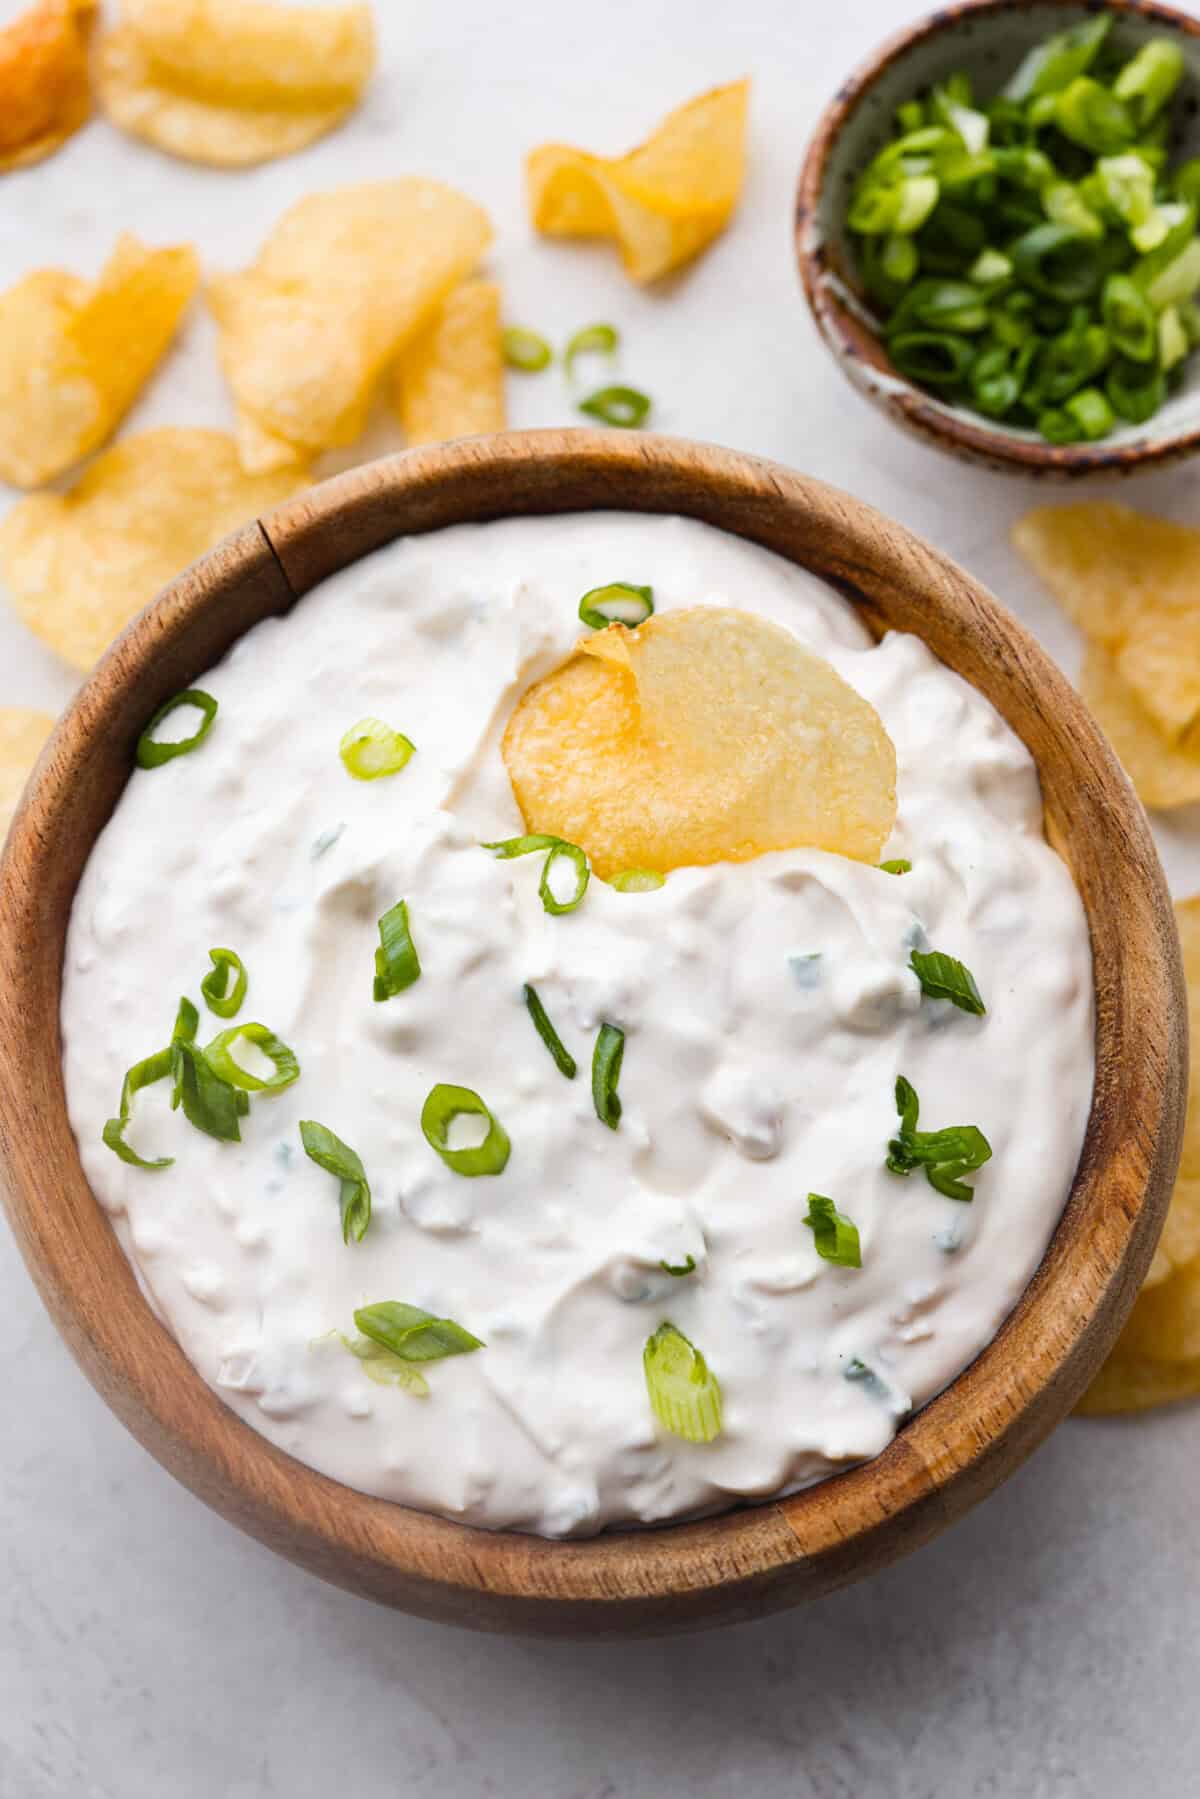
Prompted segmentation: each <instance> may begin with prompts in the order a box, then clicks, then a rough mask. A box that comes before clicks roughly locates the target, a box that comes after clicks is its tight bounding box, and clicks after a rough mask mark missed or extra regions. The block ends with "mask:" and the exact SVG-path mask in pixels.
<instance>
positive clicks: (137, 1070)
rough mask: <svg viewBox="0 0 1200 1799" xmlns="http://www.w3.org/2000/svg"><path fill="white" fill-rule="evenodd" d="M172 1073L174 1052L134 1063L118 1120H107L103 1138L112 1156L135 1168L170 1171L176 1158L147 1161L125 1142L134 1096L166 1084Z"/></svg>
mask: <svg viewBox="0 0 1200 1799" xmlns="http://www.w3.org/2000/svg"><path fill="white" fill-rule="evenodd" d="M173 1071H174V1059H173V1057H172V1054H171V1051H170V1050H169V1049H160V1050H156V1051H155V1053H154V1055H152V1056H146V1057H145V1058H144V1059H143V1060H142V1061H141V1062H135V1063H134V1065H133V1067H132V1068H131V1069H129V1070H128V1072H127V1073H126V1075H125V1079H124V1080H123V1081H122V1082H121V1099H120V1103H119V1105H118V1108H117V1116H116V1117H115V1118H110V1119H109V1120H108V1122H107V1124H106V1125H105V1126H104V1129H103V1131H102V1132H101V1136H102V1138H103V1140H104V1142H105V1144H106V1145H107V1146H108V1148H109V1149H111V1150H112V1152H113V1154H114V1155H117V1156H120V1158H121V1160H122V1162H128V1163H129V1165H130V1167H132V1168H170V1167H171V1165H172V1164H173V1162H174V1160H175V1158H174V1156H155V1157H153V1158H152V1159H149V1160H148V1159H147V1158H146V1157H145V1156H139V1155H138V1153H137V1151H136V1149H134V1148H132V1147H131V1145H130V1144H128V1143H126V1141H125V1132H126V1129H127V1128H128V1125H129V1121H130V1118H131V1116H132V1113H133V1096H134V1094H135V1093H140V1092H141V1090H142V1088H143V1087H152V1086H153V1085H154V1083H155V1081H165V1080H167V1079H168V1078H169V1077H170V1075H171V1074H172V1073H173Z"/></svg>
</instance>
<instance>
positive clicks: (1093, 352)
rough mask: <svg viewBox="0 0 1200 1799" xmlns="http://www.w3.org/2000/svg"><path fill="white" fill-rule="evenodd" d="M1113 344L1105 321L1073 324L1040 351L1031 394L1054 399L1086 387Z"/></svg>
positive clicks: (1056, 399)
mask: <svg viewBox="0 0 1200 1799" xmlns="http://www.w3.org/2000/svg"><path fill="white" fill-rule="evenodd" d="M1110 351H1111V345H1110V343H1109V340H1108V333H1107V331H1105V329H1104V327H1103V326H1102V325H1083V326H1082V327H1076V326H1070V327H1068V329H1067V330H1066V331H1060V332H1059V334H1058V336H1057V337H1052V338H1050V339H1049V341H1048V342H1047V343H1044V344H1043V345H1042V347H1041V349H1040V350H1039V351H1038V353H1037V361H1036V364H1035V368H1034V375H1033V384H1032V395H1031V397H1032V398H1034V399H1036V400H1049V401H1050V402H1051V403H1054V402H1055V401H1058V400H1065V399H1066V397H1067V395H1068V394H1073V393H1074V392H1075V391H1076V389H1077V388H1080V387H1083V386H1084V385H1085V383H1086V382H1088V381H1090V380H1091V379H1092V377H1093V375H1096V374H1098V373H1099V372H1100V370H1101V369H1102V368H1103V367H1104V365H1105V363H1106V362H1107V361H1108V358H1109V354H1110Z"/></svg>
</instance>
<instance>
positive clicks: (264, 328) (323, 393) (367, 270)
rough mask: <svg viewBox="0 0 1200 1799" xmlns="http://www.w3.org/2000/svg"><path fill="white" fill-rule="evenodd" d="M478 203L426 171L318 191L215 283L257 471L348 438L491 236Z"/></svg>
mask: <svg viewBox="0 0 1200 1799" xmlns="http://www.w3.org/2000/svg"><path fill="white" fill-rule="evenodd" d="M491 235H492V233H491V225H490V223H489V221H488V216H487V214H486V213H485V212H484V210H483V208H482V207H480V206H477V205H476V204H475V202H474V201H473V200H468V199H467V198H466V196H465V195H463V194H460V193H457V192H456V191H455V190H454V189H453V188H450V187H445V186H443V185H442V184H441V183H440V182H437V181H425V180H421V179H419V178H417V177H412V178H409V179H407V180H400V181H378V182H369V183H366V184H364V185H363V186H361V187H342V188H334V189H332V190H331V191H329V192H327V193H321V194H309V195H308V196H307V198H306V199H303V200H299V201H297V203H296V205H294V206H292V207H289V209H288V211H287V212H285V213H284V215H283V217H282V218H281V219H280V220H279V222H278V224H277V225H276V226H275V228H274V230H273V231H272V232H271V234H270V236H269V237H268V238H267V239H266V241H265V243H264V244H263V246H262V248H261V250H260V251H259V253H258V257H257V259H256V261H255V263H254V266H253V267H252V268H249V269H246V270H244V271H243V272H242V273H241V274H238V275H226V276H223V277H220V278H219V279H217V280H215V281H213V282H211V283H210V285H209V288H208V301H209V305H210V306H211V308H212V310H213V313H214V315H215V317H216V320H217V324H218V326H219V328H220V334H221V336H220V358H221V366H222V368H223V369H224V371H225V376H226V379H227V380H228V382H229V385H230V387H231V388H232V389H233V395H234V399H235V401H236V404H237V412H238V447H239V451H240V453H241V456H242V462H243V465H244V466H245V467H246V468H247V469H249V470H251V471H252V472H256V473H257V472H261V471H264V470H267V469H272V468H279V467H282V466H284V465H286V463H287V462H289V461H294V460H296V459H297V458H298V457H299V456H302V455H315V454H316V453H317V452H318V451H320V450H327V449H333V448H335V447H336V446H338V445H341V444H349V443H353V442H354V440H355V438H356V437H358V436H359V435H360V434H361V432H362V430H363V427H364V425H365V423H366V418H367V410H368V407H369V406H370V403H371V396H372V394H373V392H374V389H375V386H376V383H377V382H378V380H379V377H380V375H381V374H382V373H383V371H384V369H385V368H387V367H388V365H389V364H390V363H392V362H393V361H394V360H395V358H396V356H397V355H398V354H399V353H400V352H401V351H402V350H403V349H404V348H405V347H406V345H407V344H408V343H409V341H410V339H412V338H413V337H414V336H415V335H416V333H417V332H418V331H419V330H420V329H421V328H422V326H424V325H425V324H426V323H427V322H428V320H429V319H430V317H431V315H432V314H433V313H434V312H435V311H436V310H437V308H438V306H440V305H441V303H442V301H443V300H444V299H445V298H446V296H447V294H448V293H449V292H450V290H451V288H453V287H454V286H455V285H456V284H457V283H458V282H459V281H461V279H462V278H463V276H464V275H466V274H467V273H469V271H470V270H471V269H472V268H473V267H474V265H475V263H476V262H477V261H478V259H479V257H480V255H481V254H482V253H483V251H484V249H485V248H486V246H487V244H488V242H489V240H490V238H491Z"/></svg>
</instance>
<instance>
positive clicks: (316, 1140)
mask: <svg viewBox="0 0 1200 1799" xmlns="http://www.w3.org/2000/svg"><path fill="white" fill-rule="evenodd" d="M300 1141H301V1143H302V1144H303V1145H304V1153H305V1155H306V1156H307V1157H308V1158H309V1160H310V1161H312V1162H315V1163H316V1164H317V1167H318V1168H323V1169H324V1170H325V1172H326V1174H331V1175H333V1177H334V1179H335V1180H337V1181H340V1182H341V1187H340V1190H339V1193H338V1204H339V1207H340V1209H341V1215H342V1241H343V1243H349V1242H350V1241H351V1240H353V1241H354V1242H355V1243H361V1242H362V1240H363V1238H364V1237H365V1236H366V1234H367V1226H368V1225H369V1224H370V1222H371V1188H370V1186H369V1184H368V1182H367V1173H366V1169H365V1168H364V1167H363V1165H362V1162H361V1160H360V1159H359V1157H358V1155H357V1154H356V1153H355V1151H354V1150H352V1149H351V1147H350V1145H349V1144H348V1143H343V1142H342V1139H341V1138H340V1137H335V1136H334V1134H333V1132H332V1131H331V1130H329V1129H328V1128H327V1127H326V1126H325V1125H323V1124H318V1123H317V1121H316V1120H315V1119H314V1118H302V1119H301V1121H300ZM359 1328H360V1329H361V1326H360V1327H359ZM368 1334H369V1333H368Z"/></svg>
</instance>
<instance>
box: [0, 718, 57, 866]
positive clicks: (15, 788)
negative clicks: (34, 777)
mask: <svg viewBox="0 0 1200 1799" xmlns="http://www.w3.org/2000/svg"><path fill="white" fill-rule="evenodd" d="M53 729H54V720H53V719H52V718H51V716H50V714H49V713H48V712H34V711H32V710H31V709H30V708H29V707H28V706H0V842H2V841H3V838H4V833H5V832H6V831H7V830H8V827H9V825H10V824H11V823H12V815H13V813H14V812H15V811H16V809H17V801H18V800H19V799H20V797H21V793H22V790H23V789H24V786H25V783H26V781H27V780H28V778H29V771H30V769H31V768H32V767H33V765H34V763H35V762H36V761H37V759H38V756H39V755H40V753H41V748H42V745H43V744H44V743H45V741H46V739H47V737H49V735H50V733H51V731H52V730H53Z"/></svg>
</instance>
